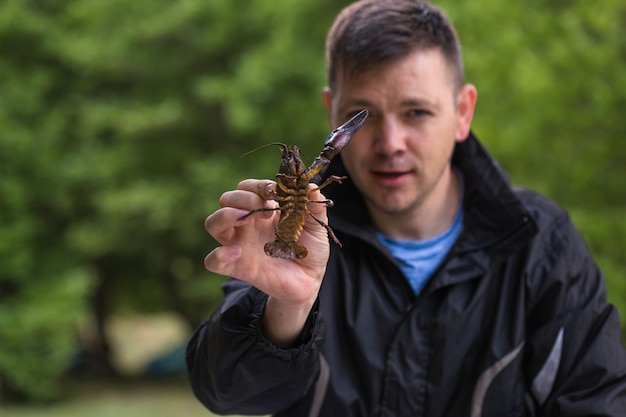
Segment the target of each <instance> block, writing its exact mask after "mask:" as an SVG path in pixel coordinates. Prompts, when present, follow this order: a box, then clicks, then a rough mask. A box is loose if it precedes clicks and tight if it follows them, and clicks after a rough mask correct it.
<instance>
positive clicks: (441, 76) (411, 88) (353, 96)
mask: <svg viewBox="0 0 626 417" xmlns="http://www.w3.org/2000/svg"><path fill="white" fill-rule="evenodd" d="M453 80H454V78H453V76H452V73H451V70H450V68H449V65H447V63H446V60H445V58H444V56H443V54H442V53H441V52H440V51H439V50H438V49H428V50H419V51H415V52H412V53H411V54H409V55H407V56H405V57H402V58H400V59H397V60H394V61H391V62H386V63H381V64H379V65H375V66H373V67H371V68H368V69H364V70H362V71H360V72H359V73H357V74H350V73H347V72H346V71H343V70H340V71H338V72H337V78H336V83H335V85H334V88H333V96H334V97H335V98H336V99H337V100H339V101H340V102H347V101H354V100H367V101H378V100H382V99H383V98H385V99H386V100H396V101H410V100H415V99H418V98H422V99H424V100H425V99H427V98H428V100H431V101H433V100H435V99H437V98H438V97H439V96H441V95H442V94H445V95H446V96H449V97H451V96H452V95H453V94H452V93H453V92H454V85H455V83H454V81H453ZM347 104H348V105H349V103H347Z"/></svg>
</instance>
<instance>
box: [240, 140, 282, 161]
mask: <svg viewBox="0 0 626 417" xmlns="http://www.w3.org/2000/svg"><path fill="white" fill-rule="evenodd" d="M270 146H280V147H281V148H283V150H284V151H286V150H287V145H286V144H284V143H282V142H272V143H266V144H265V145H261V146H259V147H258V148H254V149H252V150H251V151H248V152H245V153H243V154H241V156H240V158H244V157H246V156H248V155H250V154H251V153H254V152H256V151H260V150H261V149H265V148H269V147H270Z"/></svg>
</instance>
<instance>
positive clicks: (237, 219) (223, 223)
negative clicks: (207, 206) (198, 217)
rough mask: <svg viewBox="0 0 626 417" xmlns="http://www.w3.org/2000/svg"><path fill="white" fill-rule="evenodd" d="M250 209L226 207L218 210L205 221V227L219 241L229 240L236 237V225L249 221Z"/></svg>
mask: <svg viewBox="0 0 626 417" xmlns="http://www.w3.org/2000/svg"><path fill="white" fill-rule="evenodd" d="M248 213H249V211H248V210H242V209H236V208H232V207H226V208H222V209H219V210H217V211H216V212H214V213H213V214H211V215H210V216H209V217H207V218H206V220H205V221H204V228H205V229H206V231H207V232H209V234H210V235H211V236H213V237H214V238H215V239H216V240H217V241H218V242H220V243H224V242H228V241H229V240H231V239H232V238H233V237H234V234H235V226H239V225H242V224H245V223H246V222H248V221H249V217H245V216H246V214H248Z"/></svg>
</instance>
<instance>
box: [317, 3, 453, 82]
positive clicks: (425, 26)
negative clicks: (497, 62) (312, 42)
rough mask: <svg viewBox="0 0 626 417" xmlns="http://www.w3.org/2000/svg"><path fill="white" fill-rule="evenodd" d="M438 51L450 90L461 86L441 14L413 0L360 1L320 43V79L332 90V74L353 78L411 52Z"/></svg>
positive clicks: (447, 25) (447, 26) (448, 27)
mask: <svg viewBox="0 0 626 417" xmlns="http://www.w3.org/2000/svg"><path fill="white" fill-rule="evenodd" d="M431 48H439V49H440V50H441V51H442V53H443V55H444V57H445V59H446V61H447V62H448V66H449V68H450V70H451V74H452V76H453V80H454V83H455V87H457V88H460V87H461V86H462V85H463V82H464V81H463V80H464V70H463V60H462V57H461V46H460V43H459V40H458V37H457V34H456V31H455V30H454V27H453V26H452V23H451V22H450V20H449V19H448V17H447V16H446V14H445V13H444V12H443V11H442V10H441V9H439V8H438V7H436V6H434V5H432V4H429V3H427V2H424V1H418V0H360V1H357V2H355V3H353V4H351V5H349V6H347V7H346V8H345V9H343V11H342V12H341V13H340V14H339V15H338V16H337V19H336V20H335V23H334V24H333V26H332V27H331V29H330V31H329V33H328V36H327V38H326V76H327V80H328V85H329V86H330V87H331V88H332V87H333V85H334V83H335V82H336V77H337V71H338V70H343V71H345V74H346V75H348V76H358V75H359V74H361V73H363V72H365V71H367V70H369V69H371V68H372V67H374V66H376V65H379V64H384V63H389V62H392V61H394V60H398V59H400V58H403V57H405V56H407V55H409V54H410V53H412V52H414V51H416V50H427V49H431Z"/></svg>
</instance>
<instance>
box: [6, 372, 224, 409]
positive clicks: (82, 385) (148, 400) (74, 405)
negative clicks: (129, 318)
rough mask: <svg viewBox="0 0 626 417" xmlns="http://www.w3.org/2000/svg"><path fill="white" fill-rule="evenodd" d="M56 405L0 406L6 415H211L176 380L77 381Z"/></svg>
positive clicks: (185, 387) (181, 380)
mask: <svg viewBox="0 0 626 417" xmlns="http://www.w3.org/2000/svg"><path fill="white" fill-rule="evenodd" d="M66 391H67V392H68V394H67V395H66V396H65V397H64V398H62V399H60V400H59V401H57V402H56V403H53V404H48V405H28V406H4V407H2V406H0V416H7V417H9V416H10V417H177V416H185V417H211V416H213V415H214V414H212V413H211V412H209V411H208V410H206V409H205V408H204V406H202V404H200V403H199V402H198V401H197V400H196V398H195V397H194V396H193V393H192V392H191V389H190V388H189V387H188V385H187V382H186V381H184V380H183V379H182V378H181V379H175V380H171V379H170V380H152V381H150V380H108V381H102V380H99V381H95V380H89V379H85V380H76V381H70V382H69V383H68V386H66Z"/></svg>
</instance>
